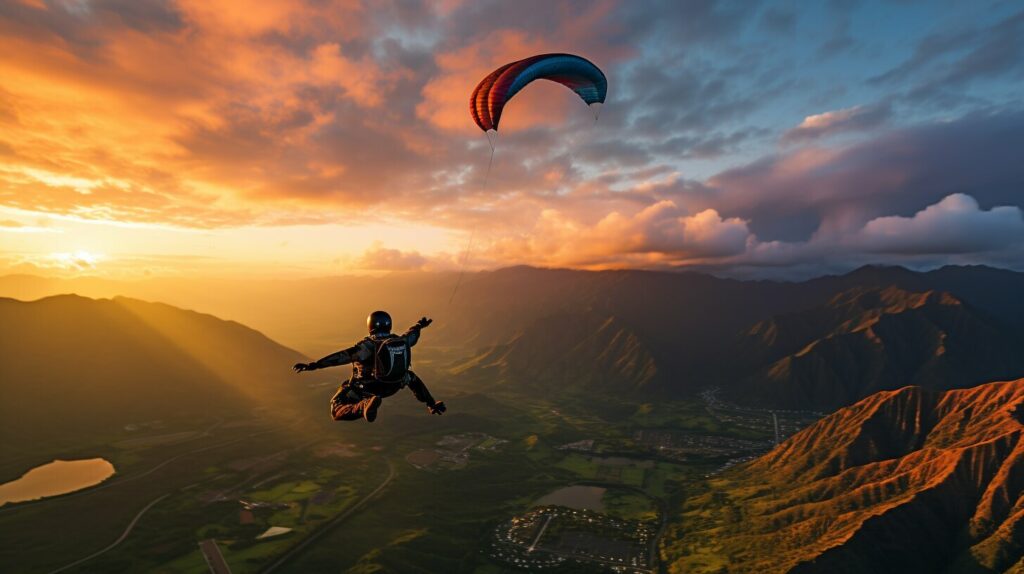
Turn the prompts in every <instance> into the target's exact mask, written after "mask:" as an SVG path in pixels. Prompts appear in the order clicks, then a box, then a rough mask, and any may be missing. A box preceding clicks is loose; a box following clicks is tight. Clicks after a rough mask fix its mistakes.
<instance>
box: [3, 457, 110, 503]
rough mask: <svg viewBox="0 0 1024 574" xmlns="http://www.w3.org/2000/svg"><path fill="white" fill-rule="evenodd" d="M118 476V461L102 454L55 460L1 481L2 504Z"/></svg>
mask: <svg viewBox="0 0 1024 574" xmlns="http://www.w3.org/2000/svg"><path fill="white" fill-rule="evenodd" d="M111 476H114V465H113V464H111V463H110V461H108V460H106V459H102V458H90V459H82V460H55V461H53V462H50V463H47V464H44V465H40V466H37V467H35V468H33V469H31V470H29V471H28V472H26V473H25V474H24V475H23V476H22V477H21V478H19V479H17V480H12V481H11V482H7V483H4V484H0V506H3V505H5V504H8V503H14V502H25V501H28V500H38V499H40V498H46V497H49V496H57V495H59V494H67V493H69V492H75V491H76V490H82V489H83V488H89V487H90V486H95V485H97V484H99V483H101V482H103V481H104V480H106V479H108V478H110V477H111Z"/></svg>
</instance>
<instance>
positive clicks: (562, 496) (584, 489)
mask: <svg viewBox="0 0 1024 574" xmlns="http://www.w3.org/2000/svg"><path fill="white" fill-rule="evenodd" d="M606 490H607V489H606V488H602V487H600V486H582V485H576V486H566V487H565V488H559V489H558V490H556V491H554V492H552V493H550V494H547V495H546V496H544V497H543V498H541V499H540V500H538V501H537V502H536V505H537V506H544V505H547V504H557V505H559V506H568V507H569V508H575V509H578V510H594V511H597V512H604V502H602V499H603V498H604V493H605V491H606Z"/></svg>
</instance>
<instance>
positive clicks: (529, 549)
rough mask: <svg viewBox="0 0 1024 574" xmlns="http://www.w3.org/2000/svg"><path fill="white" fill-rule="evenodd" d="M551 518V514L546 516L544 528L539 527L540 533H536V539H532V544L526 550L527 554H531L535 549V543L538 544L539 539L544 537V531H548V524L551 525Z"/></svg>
mask: <svg viewBox="0 0 1024 574" xmlns="http://www.w3.org/2000/svg"><path fill="white" fill-rule="evenodd" d="M552 516H553V515H551V514H549V515H548V519H547V520H545V521H544V526H541V527H540V532H538V533H537V537H536V538H534V539H533V544H531V545H530V547H529V548H527V549H526V551H527V552H533V549H534V548H536V547H537V543H538V542H540V537H541V536H544V531H545V530H547V529H548V524H550V523H551V518H552Z"/></svg>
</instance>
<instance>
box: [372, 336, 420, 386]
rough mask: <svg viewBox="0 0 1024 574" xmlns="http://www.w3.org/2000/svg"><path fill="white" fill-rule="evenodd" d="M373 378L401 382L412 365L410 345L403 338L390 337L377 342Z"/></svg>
mask: <svg viewBox="0 0 1024 574" xmlns="http://www.w3.org/2000/svg"><path fill="white" fill-rule="evenodd" d="M374 344H375V345H376V351H375V356H374V361H373V378H374V379H376V380H378V381H385V382H389V383H395V382H398V381H401V380H402V379H403V378H404V377H405V375H406V373H408V372H409V367H410V366H411V364H412V352H411V351H410V349H409V343H408V342H407V341H406V340H405V339H404V338H403V337H390V338H387V339H384V340H382V341H375V342H374Z"/></svg>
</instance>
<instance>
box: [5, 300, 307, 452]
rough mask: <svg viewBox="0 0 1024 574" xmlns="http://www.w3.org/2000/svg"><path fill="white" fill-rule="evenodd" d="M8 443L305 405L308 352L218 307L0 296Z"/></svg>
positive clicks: (16, 444) (18, 445)
mask: <svg viewBox="0 0 1024 574" xmlns="http://www.w3.org/2000/svg"><path fill="white" fill-rule="evenodd" d="M0 339H2V344H0V392H2V393H3V396H4V400H3V401H0V436H2V437H3V440H2V447H3V448H4V450H8V449H16V448H17V449H20V448H27V447H24V446H23V445H28V444H30V443H32V442H38V443H40V444H43V443H47V442H48V441H51V440H57V441H61V442H66V441H67V440H69V439H70V438H73V437H76V436H79V437H84V436H90V435H93V434H95V433H109V432H113V431H115V430H119V429H120V428H121V427H122V426H124V425H127V424H132V423H140V422H145V421H149V420H160V419H168V418H172V417H187V416H202V417H218V416H228V415H230V414H233V413H238V412H249V411H251V409H253V408H255V407H260V406H274V407H275V408H278V409H282V410H287V409H291V408H299V407H300V405H299V403H298V402H297V401H296V399H295V398H294V393H295V391H296V390H297V389H296V386H297V385H298V383H297V382H296V380H295V379H294V376H293V375H292V373H291V372H290V371H289V367H290V365H291V364H293V363H294V362H296V361H299V360H302V359H303V357H302V355H301V354H299V353H297V352H296V351H293V350H291V349H288V348H286V347H283V346H281V345H279V344H277V343H275V342H273V341H271V340H270V339H269V338H267V337H266V336H264V335H262V334H261V333H259V332H257V331H255V330H253V329H250V328H248V327H245V326H243V325H240V324H238V323H235V322H231V321H223V320H221V319H218V318H216V317H214V316H212V315H206V314H202V313H196V312H194V311H185V310H182V309H178V308H175V307H172V306H170V305H165V304H162V303H147V302H143V301H138V300H133V299H128V298H122V297H118V298H115V299H102V300H96V299H88V298H85V297H79V296H75V295H62V296H54V297H49V298H45V299H41V300H38V301H34V302H30V303H26V302H21V301H16V300H13V299H0Z"/></svg>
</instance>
